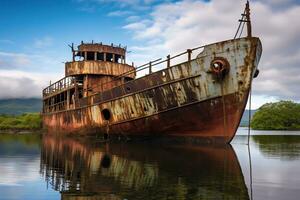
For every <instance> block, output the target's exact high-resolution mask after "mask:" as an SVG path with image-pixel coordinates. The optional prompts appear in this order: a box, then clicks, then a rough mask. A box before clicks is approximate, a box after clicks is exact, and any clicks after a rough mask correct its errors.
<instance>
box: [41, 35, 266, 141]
mask: <svg viewBox="0 0 300 200" xmlns="http://www.w3.org/2000/svg"><path fill="white" fill-rule="evenodd" d="M260 55H261V44H260V41H259V39H258V38H243V39H237V40H230V41H225V42H220V43H216V44H212V45H208V46H206V47H205V48H204V50H203V51H202V52H201V53H200V54H199V55H198V56H197V58H195V59H193V60H191V61H188V62H185V63H181V64H178V65H175V66H172V67H170V68H167V69H164V70H161V71H158V72H155V73H152V74H150V75H148V76H146V77H142V78H139V79H136V80H133V81H131V82H128V84H125V85H122V86H120V87H117V88H114V89H112V90H111V91H109V92H104V93H102V94H98V95H94V96H92V97H90V98H88V99H86V100H85V101H82V102H80V103H79V104H80V105H79V107H78V108H76V109H73V110H67V111H60V112H53V113H44V114H43V123H44V127H45V128H46V129H47V130H48V132H49V133H55V134H76V135H95V134H103V135H105V136H126V137H149V136H150V137H155V138H158V137H181V138H197V139H200V140H203V141H205V142H221V143H228V142H230V141H231V139H232V138H233V136H234V135H235V133H236V130H237V128H238V125H239V123H240V119H241V116H242V114H243V112H244V109H245V105H246V102H247V99H248V93H249V91H250V87H251V83H252V79H253V76H254V72H255V70H256V69H257V65H258V62H259V58H260ZM220 57H221V58H225V59H226V60H227V61H228V64H229V66H230V68H229V72H228V74H226V75H224V77H222V78H220V77H217V76H216V75H215V74H213V73H212V71H211V62H212V60H214V59H216V58H220ZM128 88H129V89H128ZM104 111H106V112H107V113H105V112H104Z"/></svg>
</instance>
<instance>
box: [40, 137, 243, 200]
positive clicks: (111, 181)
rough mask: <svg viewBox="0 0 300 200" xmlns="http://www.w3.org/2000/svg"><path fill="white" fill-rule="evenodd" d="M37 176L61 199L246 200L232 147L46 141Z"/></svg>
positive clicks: (239, 168)
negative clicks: (56, 192)
mask: <svg viewBox="0 0 300 200" xmlns="http://www.w3.org/2000/svg"><path fill="white" fill-rule="evenodd" d="M40 172H41V174H43V176H44V177H45V180H46V181H47V183H48V184H50V185H51V186H52V188H53V189H55V190H57V191H60V192H61V198H62V199H76V200H79V199H91V200H95V199H249V196H248V192H247V187H246V185H245V181H244V177H243V174H242V171H241V167H240V164H239V161H238V159H237V157H236V154H235V152H234V150H233V148H232V147H231V146H230V145H224V146H184V145H170V144H168V145H165V146H164V145H162V144H155V143H151V144H149V143H139V144H137V143H133V142H131V143H129V144H128V143H103V142H101V141H97V140H90V139H74V138H55V137H52V136H44V137H43V140H42V150H41V169H40Z"/></svg>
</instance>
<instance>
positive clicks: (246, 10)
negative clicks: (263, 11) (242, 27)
mask: <svg viewBox="0 0 300 200" xmlns="http://www.w3.org/2000/svg"><path fill="white" fill-rule="evenodd" d="M245 17H246V22H247V37H252V27H251V20H250V6H249V1H247V3H246V8H245Z"/></svg>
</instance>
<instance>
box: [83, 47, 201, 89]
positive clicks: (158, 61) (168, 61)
mask: <svg viewBox="0 0 300 200" xmlns="http://www.w3.org/2000/svg"><path fill="white" fill-rule="evenodd" d="M205 46H206V45H205ZM205 46H199V47H196V48H193V49H187V50H186V51H184V52H182V53H179V54H177V55H175V56H172V57H171V56H170V55H168V56H167V57H166V59H164V60H163V59H162V58H159V59H156V60H152V61H150V62H148V63H146V64H143V65H140V66H138V67H136V68H135V69H133V70H129V71H127V72H125V73H123V74H121V75H119V76H116V77H114V79H113V80H112V81H108V82H105V83H102V84H98V85H96V86H94V87H91V88H89V89H98V88H104V87H103V86H105V85H107V84H111V83H113V82H116V81H117V80H119V79H122V78H124V77H126V76H128V75H131V74H137V72H140V71H143V70H148V74H151V73H153V72H154V71H153V68H154V67H155V66H158V65H161V64H164V63H165V64H166V65H165V66H163V67H161V68H160V69H164V68H169V67H171V66H173V65H174V64H173V65H171V61H173V60H174V59H176V58H179V57H181V58H182V56H184V55H185V56H186V55H187V59H184V60H182V61H181V63H182V62H187V61H191V60H192V53H193V52H194V51H196V50H200V49H203V48H204V47H205ZM148 74H145V75H148ZM145 75H144V76H145ZM142 77H143V76H142ZM117 86H119V85H117ZM117 86H116V87H117Z"/></svg>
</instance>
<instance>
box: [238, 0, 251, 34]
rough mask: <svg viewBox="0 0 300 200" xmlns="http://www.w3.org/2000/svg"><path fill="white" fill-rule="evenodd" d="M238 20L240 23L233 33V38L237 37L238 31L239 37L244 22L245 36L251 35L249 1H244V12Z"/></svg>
mask: <svg viewBox="0 0 300 200" xmlns="http://www.w3.org/2000/svg"><path fill="white" fill-rule="evenodd" d="M239 22H240V23H239V26H238V29H237V31H236V33H235V35H234V39H235V38H237V36H238V33H240V35H239V38H240V37H241V35H242V33H243V30H244V25H245V23H247V37H252V27H251V19H250V5H249V1H247V3H246V7H245V10H244V13H243V14H242V18H241V19H240V20H239ZM241 25H242V26H241Z"/></svg>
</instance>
